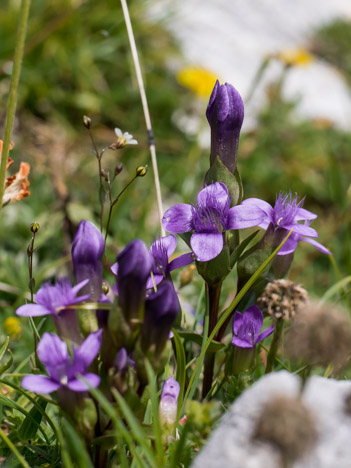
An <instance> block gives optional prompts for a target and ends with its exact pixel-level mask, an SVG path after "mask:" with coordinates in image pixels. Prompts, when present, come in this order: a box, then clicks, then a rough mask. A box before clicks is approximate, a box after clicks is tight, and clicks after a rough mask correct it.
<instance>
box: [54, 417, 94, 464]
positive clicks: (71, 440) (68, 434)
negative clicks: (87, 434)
mask: <svg viewBox="0 0 351 468" xmlns="http://www.w3.org/2000/svg"><path fill="white" fill-rule="evenodd" d="M62 428H63V436H64V438H65V441H66V443H67V446H68V448H69V451H70V454H71V455H72V458H73V460H74V461H75V464H76V465H77V467H78V468H93V464H92V462H91V459H90V456H89V454H88V452H87V449H86V446H85V444H84V441H83V440H82V438H81V437H80V436H79V435H78V433H77V431H76V430H75V429H74V427H73V426H72V425H71V424H70V423H69V422H68V421H67V419H64V420H63V424H62Z"/></svg>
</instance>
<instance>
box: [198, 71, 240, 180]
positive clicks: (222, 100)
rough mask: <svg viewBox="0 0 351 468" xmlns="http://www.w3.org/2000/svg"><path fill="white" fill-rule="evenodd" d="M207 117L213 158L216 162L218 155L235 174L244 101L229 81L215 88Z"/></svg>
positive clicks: (216, 85)
mask: <svg viewBox="0 0 351 468" xmlns="http://www.w3.org/2000/svg"><path fill="white" fill-rule="evenodd" d="M206 117H207V120H208V123H209V124H210V127H211V159H210V164H211V166H212V164H213V163H214V161H215V159H216V157H217V156H219V158H220V160H221V161H222V163H223V164H224V166H226V167H227V168H228V170H229V171H230V172H231V173H233V174H234V172H235V169H236V153H237V151H238V144H239V135H240V130H241V126H242V123H243V120H244V103H243V100H242V99H241V96H240V94H239V93H238V91H237V90H236V89H235V88H234V86H232V85H231V84H229V83H225V84H224V85H220V84H219V81H218V80H217V81H216V84H215V86H214V88H213V91H212V94H211V97H210V102H209V103H208V106H207V111H206Z"/></svg>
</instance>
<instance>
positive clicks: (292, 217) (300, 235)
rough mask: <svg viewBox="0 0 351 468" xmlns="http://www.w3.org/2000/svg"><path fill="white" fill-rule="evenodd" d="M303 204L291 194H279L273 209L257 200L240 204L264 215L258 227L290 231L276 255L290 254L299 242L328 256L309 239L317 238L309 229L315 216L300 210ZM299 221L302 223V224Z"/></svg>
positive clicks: (319, 245)
mask: <svg viewBox="0 0 351 468" xmlns="http://www.w3.org/2000/svg"><path fill="white" fill-rule="evenodd" d="M303 202H304V199H302V200H300V201H299V202H298V199H297V195H295V196H294V197H292V195H291V193H288V194H285V195H284V194H282V193H280V194H279V195H278V197H277V199H276V202H275V205H274V207H273V208H272V207H271V205H270V204H269V203H267V202H265V201H264V200H260V199H258V198H248V199H247V200H244V201H243V203H242V204H243V205H244V206H246V207H252V208H261V210H262V211H263V212H264V213H265V217H264V220H263V221H262V222H261V223H260V224H259V225H258V226H259V227H261V228H263V229H267V228H268V226H269V225H270V224H272V226H273V228H274V229H275V230H281V229H284V230H286V231H290V230H292V233H291V235H290V237H289V239H287V241H286V242H285V244H284V245H283V247H282V249H281V250H280V251H279V252H278V255H287V254H289V253H292V252H293V251H294V250H295V248H296V246H297V244H298V242H300V241H304V242H308V243H310V244H312V245H314V246H316V247H317V248H318V249H319V250H320V251H321V252H323V253H328V254H330V252H329V250H328V249H326V248H325V247H324V246H323V245H321V244H319V242H316V241H314V240H313V239H310V238H311V237H312V238H314V237H318V233H317V231H316V230H315V229H313V228H311V227H310V223H311V221H312V220H313V219H316V218H317V215H316V214H315V213H312V212H311V211H308V210H306V209H304V208H302V205H303ZM300 221H303V224H302V223H300Z"/></svg>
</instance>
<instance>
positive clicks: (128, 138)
mask: <svg viewBox="0 0 351 468" xmlns="http://www.w3.org/2000/svg"><path fill="white" fill-rule="evenodd" d="M115 134H116V135H117V143H116V146H117V148H124V147H125V146H127V145H137V144H138V142H137V140H135V139H134V138H133V135H131V134H130V133H128V132H124V133H123V132H122V130H121V129H120V128H115Z"/></svg>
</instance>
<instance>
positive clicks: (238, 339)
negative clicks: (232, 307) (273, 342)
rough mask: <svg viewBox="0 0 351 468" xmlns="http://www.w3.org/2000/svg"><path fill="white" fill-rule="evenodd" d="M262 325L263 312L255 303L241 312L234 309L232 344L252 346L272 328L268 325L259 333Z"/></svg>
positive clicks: (271, 330) (240, 346)
mask: <svg viewBox="0 0 351 468" xmlns="http://www.w3.org/2000/svg"><path fill="white" fill-rule="evenodd" d="M262 325H263V314H262V312H261V310H260V309H259V308H258V306H257V305H253V306H251V307H248V308H247V309H246V310H245V312H244V313H243V314H242V313H241V312H239V311H238V310H237V311H235V314H234V320H233V335H234V336H233V340H232V344H233V345H234V346H237V347H239V348H254V347H255V346H256V345H257V343H259V342H260V341H262V340H263V339H264V338H266V337H267V336H269V335H270V334H271V333H272V332H273V330H274V327H273V326H270V327H269V328H267V330H265V331H264V332H262V333H260V331H261V328H262Z"/></svg>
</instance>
